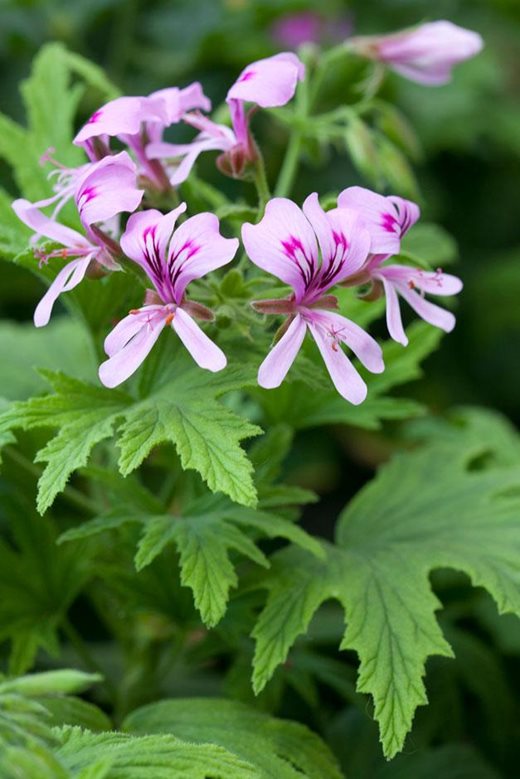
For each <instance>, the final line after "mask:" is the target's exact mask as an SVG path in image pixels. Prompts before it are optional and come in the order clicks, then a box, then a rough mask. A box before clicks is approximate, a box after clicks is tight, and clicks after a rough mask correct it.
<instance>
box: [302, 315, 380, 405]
mask: <svg viewBox="0 0 520 779" xmlns="http://www.w3.org/2000/svg"><path fill="white" fill-rule="evenodd" d="M320 313H321V312H320ZM308 325H309V329H310V331H311V333H312V337H313V338H314V340H315V341H316V344H317V346H318V349H319V350H320V352H321V356H322V357H323V360H324V362H325V365H326V366H327V370H328V372H329V374H330V378H331V379H332V381H333V384H334V386H335V387H336V389H337V391H338V392H339V394H340V395H341V396H342V397H344V398H345V399H346V400H348V401H350V403H353V404H354V405H356V406H357V405H359V404H360V403H362V402H363V401H364V400H365V398H366V396H367V385H366V384H365V382H364V381H363V379H362V378H361V376H360V375H359V373H358V372H357V371H356V369H355V368H354V366H353V365H352V363H351V362H350V360H349V358H348V357H347V355H346V354H345V352H344V351H343V350H342V349H341V346H340V345H339V344H338V342H337V339H336V338H335V336H334V334H331V333H330V332H329V331H328V330H327V329H326V328H325V327H324V326H323V324H322V323H321V322H320V321H319V320H318V321H313V319H311V318H309V319H308Z"/></svg>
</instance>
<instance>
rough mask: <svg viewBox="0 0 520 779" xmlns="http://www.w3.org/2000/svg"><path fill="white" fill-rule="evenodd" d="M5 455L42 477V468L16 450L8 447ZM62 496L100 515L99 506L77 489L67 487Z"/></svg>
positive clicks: (77, 505)
mask: <svg viewBox="0 0 520 779" xmlns="http://www.w3.org/2000/svg"><path fill="white" fill-rule="evenodd" d="M4 453H5V454H7V455H8V456H9V457H10V458H11V460H12V461H13V462H15V463H16V464H17V465H19V466H20V467H22V468H23V469H24V470H26V471H28V472H29V473H31V474H32V475H33V476H36V477H37V478H39V477H40V476H41V475H42V470H41V468H38V466H37V465H35V464H34V463H32V462H31V461H30V460H29V459H28V458H27V457H25V455H23V454H21V452H17V451H16V449H13V448H12V447H11V446H7V447H6V448H5V449H4ZM62 495H63V497H64V498H66V499H67V500H68V501H69V503H72V504H74V505H75V506H76V507H77V508H80V509H82V510H83V511H88V512H89V513H90V514H98V513H99V508H98V506H97V505H96V504H95V503H94V502H93V501H92V500H90V499H89V498H87V496H86V495H84V494H83V493H82V492H80V491H79V490H77V489H76V488H75V487H71V486H70V485H67V486H66V487H65V488H64V489H63V491H62Z"/></svg>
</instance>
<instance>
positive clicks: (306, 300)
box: [242, 193, 384, 404]
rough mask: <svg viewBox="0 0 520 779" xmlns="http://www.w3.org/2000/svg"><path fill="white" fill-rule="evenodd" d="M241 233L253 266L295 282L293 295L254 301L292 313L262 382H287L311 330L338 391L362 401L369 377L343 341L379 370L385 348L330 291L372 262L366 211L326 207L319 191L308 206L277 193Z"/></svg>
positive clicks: (258, 306) (267, 385) (262, 309)
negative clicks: (363, 215)
mask: <svg viewBox="0 0 520 779" xmlns="http://www.w3.org/2000/svg"><path fill="white" fill-rule="evenodd" d="M242 240H243V242H244V246H245V248H246V251H247V254H248V255H249V257H250V259H251V260H252V261H253V262H254V263H255V265H258V267H260V268H262V269H263V270H266V271H267V272H268V273H272V274H273V275H274V276H276V277H277V278H279V279H281V280H282V281H283V282H284V283H285V284H289V285H290V286H291V287H292V288H293V294H292V295H291V296H290V297H289V298H285V299H282V300H280V299H277V300H262V301H257V302H256V303H254V308H255V309H256V310H257V311H260V312H263V313H266V314H288V319H287V320H286V323H285V325H284V326H283V327H282V331H283V335H282V336H281V338H280V339H279V340H278V342H277V343H276V345H275V346H274V347H273V348H272V349H271V351H270V353H269V354H268V356H267V357H266V359H265V360H264V362H263V363H262V365H261V366H260V369H259V371H258V383H259V384H260V386H261V387H265V388H266V389H270V388H273V387H278V386H279V385H280V384H281V382H282V381H283V380H284V378H285V376H286V374H287V372H288V370H289V368H290V367H291V365H292V363H293V362H294V359H295V358H296V355H297V353H298V351H299V350H300V347H301V345H302V342H303V339H304V337H305V333H306V331H307V329H308V330H309V331H310V333H311V335H312V337H313V338H314V340H315V342H316V344H317V346H318V349H319V350H320V352H321V355H322V357H323V360H324V362H325V365H326V366H327V370H328V371H329V374H330V377H331V379H332V381H333V383H334V386H335V387H336V389H337V391H338V392H339V393H340V395H342V396H343V397H344V398H346V399H347V400H349V401H350V402H351V403H354V404H359V403H362V401H363V400H364V399H365V397H366V394H367V387H366V384H365V382H364V381H363V379H362V378H361V376H360V375H359V373H358V372H357V371H356V369H355V368H354V366H353V365H352V363H351V361H350V360H349V358H348V357H347V355H346V354H345V353H344V352H343V350H342V348H341V344H342V343H344V344H346V345H347V346H349V347H350V349H352V351H353V352H354V354H356V356H357V357H358V358H359V360H360V361H361V362H362V363H363V365H364V366H365V367H366V368H368V370H369V371H372V372H373V373H380V372H381V371H382V370H383V369H384V365H383V358H382V352H381V348H380V346H379V344H378V343H377V342H376V341H374V339H373V338H372V337H371V336H370V335H368V333H366V332H365V331H364V330H362V328H361V327H359V326H358V325H356V324H355V323H354V322H351V321H350V320H349V319H346V318H345V317H343V316H341V315H340V314H337V313H335V312H333V311H331V310H330V309H333V308H336V306H337V301H336V299H335V298H334V297H333V296H332V295H327V294H326V293H327V291H328V290H329V289H330V288H331V287H332V286H334V285H335V284H337V283H339V282H341V281H343V280H344V279H345V278H346V277H347V276H350V275H351V274H355V273H357V272H358V271H359V270H360V268H362V267H363V265H364V263H365V262H366V259H367V256H368V252H369V250H370V235H369V233H368V231H367V230H366V229H365V227H364V226H363V224H362V221H361V219H360V217H359V216H358V215H357V214H356V213H355V212H354V211H349V210H348V209H339V208H336V209H333V210H331V211H327V212H325V211H323V209H322V208H321V206H320V204H319V201H318V196H317V194H316V193H314V194H312V195H309V197H308V198H307V199H306V201H305V203H304V204H303V210H302V209H300V208H299V207H298V206H297V205H296V204H295V203H293V202H292V201H291V200H287V199H286V198H274V199H273V200H271V201H269V203H268V204H267V206H266V209H265V215H264V217H263V219H262V220H261V222H259V223H258V224H256V225H253V224H245V225H244V226H243V228H242ZM318 246H319V249H320V250H321V262H320V259H319V257H320V251H319V250H318Z"/></svg>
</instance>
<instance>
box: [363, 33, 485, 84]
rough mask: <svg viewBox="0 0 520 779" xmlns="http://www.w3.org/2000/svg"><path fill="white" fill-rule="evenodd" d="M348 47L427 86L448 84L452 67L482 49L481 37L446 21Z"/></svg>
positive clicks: (369, 39)
mask: <svg viewBox="0 0 520 779" xmlns="http://www.w3.org/2000/svg"><path fill="white" fill-rule="evenodd" d="M348 44H349V47H352V48H353V49H355V50H356V51H357V52H359V53H360V54H362V55H364V56H366V57H369V58H370V59H375V60H379V61H380V62H383V63H385V64H386V65H388V66H389V67H390V68H392V70H395V71H396V73H399V74H400V75H401V76H405V77H406V78H408V79H410V80H411V81H416V82H417V83H418V84H426V85H428V86H440V85H442V84H447V83H448V82H449V81H450V80H451V72H452V70H453V67H454V66H455V65H457V64H458V63H459V62H463V61H464V60H467V59H469V58H470V57H473V56H475V54H478V53H479V51H480V50H481V49H482V46H483V42H482V38H481V36H480V35H479V34H478V33H476V32H473V31H472V30H466V29H465V28H464V27H458V26H457V25H456V24H453V23H452V22H447V21H437V22H429V23H428V24H421V25H420V26H419V27H414V28H413V29H410V30H402V31H401V32H397V33H393V34H392V35H373V36H363V37H358V38H352V39H351V40H350V41H349V42H348Z"/></svg>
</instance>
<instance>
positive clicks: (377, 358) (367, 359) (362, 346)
mask: <svg viewBox="0 0 520 779" xmlns="http://www.w3.org/2000/svg"><path fill="white" fill-rule="evenodd" d="M310 318H311V320H312V321H313V322H314V323H316V324H319V325H321V328H322V330H324V331H325V332H326V333H329V334H334V337H335V338H336V339H337V340H338V341H341V342H342V343H344V344H346V345H347V346H348V347H349V348H350V349H351V350H352V351H353V352H354V354H355V355H356V357H357V358H358V360H359V361H360V362H361V363H363V365H364V366H365V368H367V369H368V370H369V371H371V372H372V373H382V372H383V371H384V369H385V365H384V362H383V352H382V350H381V347H380V346H379V344H378V343H377V341H376V340H375V339H374V338H372V336H371V335H369V334H368V333H367V332H366V331H365V330H363V328H362V327H360V326H359V325H357V324H356V323H355V322H352V321H351V320H350V319H347V318H346V317H344V316H341V314H336V313H335V312H334V311H321V310H319V309H313V310H312V311H311V313H310ZM329 337H330V338H331V342H332V340H333V338H332V337H331V336H329Z"/></svg>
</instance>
